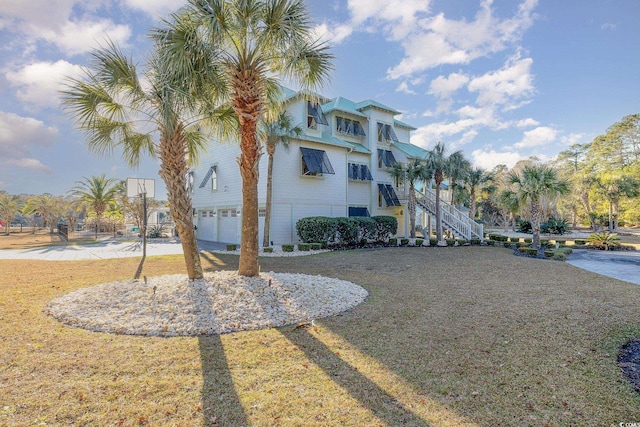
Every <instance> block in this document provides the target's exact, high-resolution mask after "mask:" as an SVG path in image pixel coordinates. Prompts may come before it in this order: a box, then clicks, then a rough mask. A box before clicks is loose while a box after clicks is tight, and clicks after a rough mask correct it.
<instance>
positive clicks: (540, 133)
mask: <svg viewBox="0 0 640 427" xmlns="http://www.w3.org/2000/svg"><path fill="white" fill-rule="evenodd" d="M557 136H558V131H557V130H555V129H553V128H550V127H547V126H538V127H537V128H535V129H532V130H528V131H526V132H525V133H524V137H523V138H522V140H521V141H520V142H517V143H516V144H514V147H516V148H531V147H541V146H543V145H547V144H550V143H551V142H553V141H555V140H556V138H557Z"/></svg>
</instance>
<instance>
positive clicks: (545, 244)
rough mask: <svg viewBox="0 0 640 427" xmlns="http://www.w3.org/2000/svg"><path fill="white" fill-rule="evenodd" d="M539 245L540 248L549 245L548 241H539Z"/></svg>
mask: <svg viewBox="0 0 640 427" xmlns="http://www.w3.org/2000/svg"><path fill="white" fill-rule="evenodd" d="M540 245H541V246H548V245H549V239H540Z"/></svg>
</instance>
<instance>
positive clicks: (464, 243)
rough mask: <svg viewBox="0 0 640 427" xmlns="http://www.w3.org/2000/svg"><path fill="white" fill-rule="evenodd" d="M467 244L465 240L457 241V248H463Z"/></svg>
mask: <svg viewBox="0 0 640 427" xmlns="http://www.w3.org/2000/svg"><path fill="white" fill-rule="evenodd" d="M466 244H467V239H458V246H463V245H466Z"/></svg>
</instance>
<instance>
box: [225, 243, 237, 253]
mask: <svg viewBox="0 0 640 427" xmlns="http://www.w3.org/2000/svg"><path fill="white" fill-rule="evenodd" d="M236 249H238V245H234V244H229V245H227V250H228V251H235V250H236Z"/></svg>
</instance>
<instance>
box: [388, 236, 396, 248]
mask: <svg viewBox="0 0 640 427" xmlns="http://www.w3.org/2000/svg"><path fill="white" fill-rule="evenodd" d="M389 246H398V239H397V238H396V237H392V238H390V239H389Z"/></svg>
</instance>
